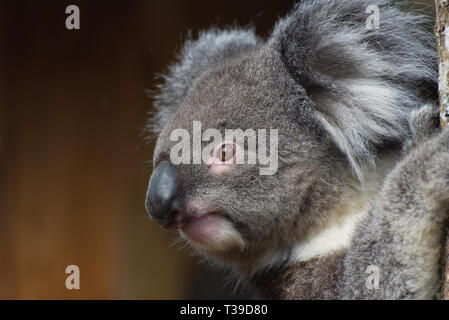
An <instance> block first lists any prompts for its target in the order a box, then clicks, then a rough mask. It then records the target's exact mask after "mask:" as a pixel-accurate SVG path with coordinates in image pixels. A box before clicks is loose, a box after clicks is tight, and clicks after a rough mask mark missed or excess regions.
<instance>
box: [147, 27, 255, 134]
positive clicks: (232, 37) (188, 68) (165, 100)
mask: <svg viewBox="0 0 449 320" xmlns="http://www.w3.org/2000/svg"><path fill="white" fill-rule="evenodd" d="M261 42H262V41H261V40H260V39H259V38H258V37H257V36H256V35H255V33H254V30H253V29H228V30H218V29H211V30H208V31H202V32H200V33H199V35H198V39H196V40H193V39H192V36H191V34H189V35H188V39H187V40H186V42H185V44H184V47H183V48H182V50H181V51H180V52H179V54H178V55H177V58H176V61H175V63H173V64H172V65H171V66H170V68H169V70H168V72H167V73H166V74H165V75H162V76H161V77H162V79H163V82H162V84H161V85H159V86H158V90H157V93H156V94H155V95H154V96H153V98H154V109H155V112H154V113H153V115H152V117H151V119H150V121H149V123H148V126H147V130H148V131H150V132H152V133H158V132H159V131H160V129H161V128H162V127H163V126H164V124H165V122H166V121H167V119H168V117H169V115H170V114H171V113H172V112H173V111H174V110H176V109H177V108H178V106H179V105H180V104H181V103H182V101H183V99H184V98H185V96H186V94H187V92H188V90H189V88H190V87H191V85H192V83H193V81H194V80H195V79H196V78H197V77H198V76H199V75H200V73H202V72H204V70H206V69H207V68H208V67H210V66H212V65H213V64H215V63H217V62H219V61H222V60H224V59H227V58H229V57H232V56H233V55H235V54H236V53H238V52H240V51H242V50H248V49H251V48H254V47H257V46H259V45H260V44H261Z"/></svg>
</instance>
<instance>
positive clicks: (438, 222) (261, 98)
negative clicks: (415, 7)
mask: <svg viewBox="0 0 449 320" xmlns="http://www.w3.org/2000/svg"><path fill="white" fill-rule="evenodd" d="M372 5H377V8H379V12H380V16H379V17H380V28H379V29H378V30H376V29H371V28H368V27H367V23H366V21H367V19H368V17H369V14H367V8H369V7H371V8H372ZM368 12H369V11H368ZM425 21H426V20H425V19H424V17H423V16H421V15H418V14H416V13H410V12H407V11H405V10H403V9H402V8H401V7H400V6H399V5H397V4H392V3H391V2H390V1H386V0H376V1H371V0H340V1H336V0H315V1H311V0H310V1H309V0H305V1H302V2H301V3H300V4H298V5H296V6H295V7H294V8H293V10H292V12H291V13H290V14H289V15H288V16H287V17H285V18H283V19H281V20H280V21H278V23H277V24H276V26H275V27H274V30H273V32H272V34H271V36H270V37H269V38H268V39H267V40H263V39H261V38H259V37H258V36H256V35H255V33H254V31H253V30H251V29H227V30H217V29H212V30H209V31H206V32H202V33H200V35H199V38H198V39H197V40H192V39H190V40H188V41H187V42H186V44H185V46H184V48H183V49H182V51H181V53H180V54H179V56H178V59H177V61H176V62H175V63H174V64H173V65H172V66H171V68H170V70H169V72H168V73H167V74H166V75H165V76H164V82H163V83H162V84H161V85H160V88H159V92H158V94H157V95H156V96H155V109H156V114H155V116H154V117H153V118H152V119H151V121H150V123H149V129H150V130H152V131H153V133H157V134H158V140H157V144H156V148H155V153H154V167H155V170H154V172H153V175H152V178H151V180H150V184H149V188H148V193H147V200H146V206H147V210H148V212H149V213H150V216H151V217H152V218H153V219H155V220H157V221H158V222H159V223H161V224H162V225H163V226H164V227H166V228H170V229H176V230H179V233H180V235H181V237H183V238H185V239H186V241H188V242H189V243H191V244H192V247H193V248H194V249H195V250H196V251H197V252H198V253H199V254H201V255H205V256H207V257H209V258H210V259H211V260H212V261H214V262H216V263H218V264H220V265H223V266H225V267H230V268H232V269H233V270H235V271H236V272H237V273H238V274H239V275H240V276H241V277H242V279H244V280H245V281H246V282H247V283H248V284H250V285H252V286H254V287H256V288H257V289H258V291H259V292H260V293H261V295H262V296H264V297H268V298H281V299H300V298H309V299H310V298H316V299H321V298H326V299H338V298H341V299H350V298H386V299H395V298H433V297H435V295H436V293H437V291H438V284H439V276H440V274H439V270H440V269H439V268H440V263H441V252H442V251H441V250H442V241H443V233H444V229H445V219H447V218H448V210H447V202H448V200H449V167H448V166H447V163H448V161H449V148H448V147H449V145H448V144H449V134H448V133H447V132H446V133H444V135H445V137H444V136H443V134H441V135H436V134H435V133H434V131H435V130H436V127H437V124H436V121H435V118H434V117H433V115H435V114H437V111H435V109H434V108H432V107H430V106H427V107H425V108H420V107H421V106H423V105H426V104H431V103H433V102H434V101H435V99H436V91H437V89H436V88H437V70H436V69H437V57H436V50H435V48H434V44H433V39H432V35H431V33H430V32H428V31H426V30H425V28H424V24H425ZM198 121H200V122H201V124H202V127H201V128H202V129H201V132H199V133H198V132H196V133H195V129H193V123H194V122H198ZM208 128H214V129H216V130H215V131H216V132H219V133H223V136H225V133H224V132H225V131H226V129H239V130H241V131H244V132H249V131H247V130H252V129H256V130H264V131H263V132H268V131H269V130H272V129H276V130H277V133H278V136H277V138H278V144H277V148H276V150H275V152H276V154H277V160H278V161H277V170H276V172H275V173H274V174H271V175H261V174H260V169H261V166H262V165H261V164H260V163H248V162H245V163H241V164H240V163H236V161H235V157H236V155H239V154H246V153H247V151H248V150H249V145H250V143H249V142H248V141H249V140H250V139H251V137H250V134H248V136H247V137H246V138H247V141H245V142H243V143H238V142H236V141H235V140H232V141H229V140H226V138H225V139H224V140H223V139H219V138H218V137H214V138H212V137H210V140H209V142H210V143H208V144H207V143H205V142H204V141H203V142H202V143H201V150H200V152H202V153H203V154H205V155H206V156H208V157H206V158H207V160H206V161H205V162H202V163H199V164H191V163H192V162H190V161H187V162H185V163H176V164H174V163H173V161H172V158H173V156H174V152H173V150H174V149H176V150H177V151H179V149H178V147H177V143H178V141H179V138H180V137H195V136H198V135H202V137H204V136H208V134H206V133H207V132H208V131H207V129H208ZM179 130H182V131H179ZM174 132H177V134H175V135H174V134H173V133H174ZM178 133H179V134H178ZM209 133H210V132H209ZM206 140H207V139H206ZM206 144H207V145H206ZM266 144H267V139H265V140H260V137H259V136H258V137H257V146H256V149H257V150H259V149H260V148H261V147H262V146H266ZM205 148H209V149H205ZM193 149H194V146H192V150H190V148H189V151H194V150H193ZM204 150H207V151H206V152H204ZM271 151H273V152H274V150H271ZM175 153H176V152H175ZM189 157H190V156H189ZM195 157H198V155H195V152H192V156H191V158H193V159H195ZM189 160H191V159H189ZM445 161H446V166H445V165H444V163H445ZM370 272H374V273H377V275H378V277H377V280H376V279H374V282H373V283H374V286H370V285H367V279H368V277H369V276H370ZM377 284H378V285H377Z"/></svg>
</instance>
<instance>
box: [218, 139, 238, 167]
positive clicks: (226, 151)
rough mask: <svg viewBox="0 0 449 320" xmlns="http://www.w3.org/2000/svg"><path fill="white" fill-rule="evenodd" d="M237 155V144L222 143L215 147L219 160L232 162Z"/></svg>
mask: <svg viewBox="0 0 449 320" xmlns="http://www.w3.org/2000/svg"><path fill="white" fill-rule="evenodd" d="M234 157H235V145H234V144H233V143H222V144H220V145H218V146H217V147H216V148H215V152H214V158H215V159H217V160H218V161H219V162H230V161H231V160H232V159H233V158H234Z"/></svg>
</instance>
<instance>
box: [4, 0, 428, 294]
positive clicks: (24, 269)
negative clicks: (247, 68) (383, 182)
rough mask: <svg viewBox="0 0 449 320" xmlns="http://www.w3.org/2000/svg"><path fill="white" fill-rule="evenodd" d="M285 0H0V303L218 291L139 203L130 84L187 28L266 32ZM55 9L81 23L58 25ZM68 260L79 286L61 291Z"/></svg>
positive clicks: (141, 99) (148, 150) (145, 107)
mask: <svg viewBox="0 0 449 320" xmlns="http://www.w3.org/2000/svg"><path fill="white" fill-rule="evenodd" d="M428 2H429V3H431V2H432V1H431V0H429V1H428ZM292 3H293V2H292V1H290V0H283V1H279V0H278V1H269V0H251V1H237V0H233V1H230V0H220V1H198V0H195V1H169V0H155V1H150V0H148V1H137V0H134V1H132V0H131V1H130V0H120V1H92V0H83V1H62V0H60V1H55V0H42V1H35V0H33V1H31V0H30V1H23V0H0V298H12V299H15V298H25V299H28V298H43V299H48V298H50V299H52V298H61V299H66V298H86V299H90V298H157V299H167V298H192V297H193V298H221V297H226V296H228V294H229V291H231V290H232V289H233V286H232V282H231V284H230V285H227V286H224V284H225V282H224V281H223V280H222V279H221V278H222V276H221V275H216V276H213V275H210V272H209V271H208V269H207V268H205V267H201V266H198V265H197V260H198V259H195V258H192V257H190V256H189V251H188V250H179V249H177V248H176V246H171V244H172V242H173V241H172V240H173V238H174V235H172V234H170V233H166V232H164V231H162V230H161V228H159V227H158V226H157V225H156V224H154V223H152V222H150V220H149V218H148V216H147V214H146V212H145V209H144V205H143V204H144V197H145V191H146V187H147V182H148V178H149V176H150V174H151V165H150V164H149V161H150V160H151V155H152V145H151V144H150V145H147V146H146V145H145V144H144V143H143V140H142V139H141V138H139V135H140V133H141V129H142V128H143V127H144V125H145V122H146V115H147V112H148V111H149V110H150V109H151V100H150V99H148V98H147V97H146V95H145V93H144V89H145V88H147V89H154V88H155V83H156V82H155V81H154V77H155V75H156V73H158V72H161V71H163V70H164V68H165V67H166V65H167V64H168V63H169V62H170V61H171V59H172V58H173V53H174V52H175V50H176V49H179V47H180V45H181V43H182V38H183V36H185V35H186V33H187V31H188V30H189V29H192V30H193V31H197V30H198V29H201V28H206V27H208V26H211V25H228V24H233V23H238V24H243V25H247V24H249V23H253V24H254V25H255V26H256V27H257V28H256V29H257V31H258V33H259V34H261V35H267V34H268V32H269V30H270V29H271V27H272V25H273V23H274V22H275V20H276V18H277V17H278V16H282V15H284V14H285V13H286V12H287V11H288V8H290V7H291V5H292ZM69 4H76V5H78V6H79V7H80V10H81V30H67V29H66V28H65V19H66V17H67V15H66V14H65V8H66V6H68V5H69ZM69 264H75V265H78V266H79V267H80V270H81V290H77V291H69V290H67V289H66V288H65V278H66V276H67V275H66V274H65V268H66V266H67V265H69ZM223 286H224V289H220V288H222V287H223ZM240 296H245V295H244V294H243V295H242V294H241V295H240Z"/></svg>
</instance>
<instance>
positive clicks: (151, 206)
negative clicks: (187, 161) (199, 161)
mask: <svg viewBox="0 0 449 320" xmlns="http://www.w3.org/2000/svg"><path fill="white" fill-rule="evenodd" d="M179 191H180V186H179V180H178V176H177V174H176V170H175V168H174V167H173V165H172V164H171V163H170V162H168V161H163V162H161V163H160V164H159V165H158V166H157V168H156V170H154V172H153V175H152V176H151V179H150V183H149V186H148V190H147V196H146V201H145V207H146V209H147V212H148V214H149V215H150V217H151V218H152V219H154V220H156V221H158V222H159V223H161V224H162V225H163V226H164V227H166V228H169V227H170V225H171V224H172V220H173V214H174V212H175V211H177V210H179V209H180V208H179V207H180V199H179V194H180V192H179Z"/></svg>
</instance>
